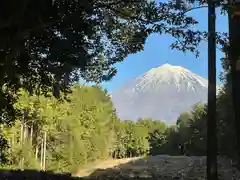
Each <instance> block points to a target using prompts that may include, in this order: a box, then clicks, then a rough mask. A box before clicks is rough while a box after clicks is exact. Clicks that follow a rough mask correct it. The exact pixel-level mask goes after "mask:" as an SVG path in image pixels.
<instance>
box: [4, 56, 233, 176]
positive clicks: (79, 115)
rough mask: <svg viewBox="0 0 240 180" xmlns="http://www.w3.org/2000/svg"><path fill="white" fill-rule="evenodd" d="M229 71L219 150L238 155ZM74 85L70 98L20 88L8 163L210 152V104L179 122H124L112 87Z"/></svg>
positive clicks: (60, 166) (60, 164)
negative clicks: (174, 123)
mask: <svg viewBox="0 0 240 180" xmlns="http://www.w3.org/2000/svg"><path fill="white" fill-rule="evenodd" d="M226 63H227V62H226V59H223V65H225V64H226ZM223 67H224V68H225V66H223ZM225 69H226V68H225ZM225 72H226V73H225V74H222V80H223V82H224V84H225V86H224V87H223V88H222V90H221V91H219V94H218V101H217V104H218V109H217V114H218V139H219V154H220V155H224V156H225V155H226V156H229V157H232V158H234V157H235V155H236V148H235V147H236V142H235V141H234V139H236V138H235V137H236V136H235V131H234V125H233V117H232V113H231V112H232V109H231V99H230V97H231V96H230V91H229V87H230V86H229V84H230V83H231V82H230V81H229V79H228V70H227V69H226V70H225ZM71 90H72V93H71V94H69V95H68V96H67V98H66V99H55V98H54V97H53V96H52V95H51V94H49V96H47V97H46V96H43V95H30V94H29V93H28V92H27V91H24V90H20V91H19V92H18V94H17V96H18V101H17V102H16V103H15V104H14V108H15V109H16V110H17V111H18V112H19V113H18V116H17V119H16V121H15V123H13V124H12V125H11V126H9V125H4V126H1V128H2V131H3V132H4V138H5V139H7V140H8V142H9V148H5V149H3V151H2V152H4V154H5V155H7V158H8V160H9V161H8V163H7V164H3V167H8V168H24V169H26V168H36V169H46V170H53V171H61V172H62V171H67V172H73V171H75V170H76V169H78V168H79V167H81V166H84V165H87V164H89V163H92V162H94V161H97V160H100V159H106V158H124V157H133V156H145V155H157V154H169V155H200V156H202V155H206V141H207V132H206V120H207V105H202V104H196V105H195V106H194V107H193V110H192V111H191V112H186V113H182V114H180V115H179V118H178V119H177V120H176V125H174V126H167V125H166V124H165V123H164V122H163V121H160V120H152V119H150V118H147V119H139V120H137V121H131V120H125V121H121V120H120V119H118V117H117V114H116V112H115V109H114V107H113V104H112V102H111V98H110V96H109V95H108V93H107V91H106V90H104V89H102V88H101V87H99V86H84V85H74V86H72V88H71ZM229 139H231V141H229Z"/></svg>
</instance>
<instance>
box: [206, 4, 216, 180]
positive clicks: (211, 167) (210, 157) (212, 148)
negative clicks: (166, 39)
mask: <svg viewBox="0 0 240 180" xmlns="http://www.w3.org/2000/svg"><path fill="white" fill-rule="evenodd" d="M215 18H216V15H215V1H213V0H208V33H209V34H208V121H207V179H208V180H217V179H218V172H217V131H216V130H217V127H216V126H217V124H216V33H215V31H216V29H215V28H216V27H215V23H216V22H215Z"/></svg>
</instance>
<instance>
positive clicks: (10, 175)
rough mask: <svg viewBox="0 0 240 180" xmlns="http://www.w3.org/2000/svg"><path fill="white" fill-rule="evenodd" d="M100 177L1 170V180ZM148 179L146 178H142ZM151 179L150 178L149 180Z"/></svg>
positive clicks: (124, 179)
mask: <svg viewBox="0 0 240 180" xmlns="http://www.w3.org/2000/svg"><path fill="white" fill-rule="evenodd" d="M98 179H102V178H98V177H93V176H92V177H72V176H71V175H70V174H58V173H53V172H51V171H37V170H8V169H1V170H0V180H98ZM103 179H104V180H116V179H119V180H120V179H121V180H138V179H139V178H136V177H135V178H131V177H129V178H126V177H125V178H121V177H118V178H115V177H109V178H103ZM141 179H144V180H145V179H146V178H141ZM147 179H149V178H147ZM149 180H151V179H149Z"/></svg>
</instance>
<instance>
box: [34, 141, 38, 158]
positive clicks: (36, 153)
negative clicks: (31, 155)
mask: <svg viewBox="0 0 240 180" xmlns="http://www.w3.org/2000/svg"><path fill="white" fill-rule="evenodd" d="M35 158H36V160H37V159H38V145H37V144H36V150H35Z"/></svg>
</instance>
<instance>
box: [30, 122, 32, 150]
mask: <svg viewBox="0 0 240 180" xmlns="http://www.w3.org/2000/svg"><path fill="white" fill-rule="evenodd" d="M30 144H31V146H32V144H33V125H31V129H30Z"/></svg>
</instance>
